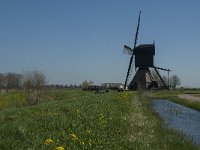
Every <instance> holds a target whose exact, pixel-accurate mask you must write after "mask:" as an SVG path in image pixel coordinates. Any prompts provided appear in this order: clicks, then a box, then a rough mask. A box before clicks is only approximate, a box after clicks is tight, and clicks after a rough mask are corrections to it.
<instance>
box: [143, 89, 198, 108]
mask: <svg viewBox="0 0 200 150" xmlns="http://www.w3.org/2000/svg"><path fill="white" fill-rule="evenodd" d="M179 94H190V95H193V96H196V97H199V95H200V90H184V91H180V90H170V91H169V90H163V91H159V92H155V93H151V94H148V95H147V97H149V98H151V99H169V100H171V101H173V102H175V103H178V104H182V105H185V106H187V107H190V108H193V109H196V110H198V111H200V102H194V101H189V100H185V99H181V98H178V95H179Z"/></svg>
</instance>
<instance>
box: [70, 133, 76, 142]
mask: <svg viewBox="0 0 200 150" xmlns="http://www.w3.org/2000/svg"><path fill="white" fill-rule="evenodd" d="M70 136H71V139H72V141H74V142H75V141H76V140H78V137H77V136H76V134H73V133H72V134H70Z"/></svg>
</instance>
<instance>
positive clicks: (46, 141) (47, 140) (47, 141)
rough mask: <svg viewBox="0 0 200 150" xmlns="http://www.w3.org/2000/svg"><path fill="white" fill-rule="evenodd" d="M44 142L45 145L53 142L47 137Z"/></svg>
mask: <svg viewBox="0 0 200 150" xmlns="http://www.w3.org/2000/svg"><path fill="white" fill-rule="evenodd" d="M44 143H45V144H46V145H49V144H51V143H53V140H52V139H51V138H49V139H46V140H45V142H44Z"/></svg>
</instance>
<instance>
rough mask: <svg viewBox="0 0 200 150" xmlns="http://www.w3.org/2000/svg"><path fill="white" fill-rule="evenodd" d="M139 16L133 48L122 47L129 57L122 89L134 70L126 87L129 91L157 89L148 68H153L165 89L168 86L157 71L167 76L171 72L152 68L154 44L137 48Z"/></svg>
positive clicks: (156, 83)
mask: <svg viewBox="0 0 200 150" xmlns="http://www.w3.org/2000/svg"><path fill="white" fill-rule="evenodd" d="M140 15H141V11H140V14H139V17H138V25H137V30H136V34H135V42H134V48H133V49H131V48H130V47H129V46H127V45H124V53H126V54H129V55H131V58H130V62H129V66H128V71H127V75H126V80H125V84H124V88H126V87H127V83H128V80H129V78H130V76H131V73H132V71H133V70H134V68H135V70H136V73H135V75H134V77H133V79H132V81H131V82H130V84H129V85H128V89H129V90H137V89H138V88H141V89H144V90H146V89H151V88H158V82H157V81H156V80H155V79H154V77H153V76H152V74H151V71H150V69H149V68H153V69H155V72H156V73H157V75H158V77H159V78H160V80H161V82H162V84H163V87H164V88H166V89H167V88H168V86H167V85H166V83H165V82H164V81H163V79H162V77H161V76H160V74H159V72H158V69H160V70H164V71H168V74H169V71H171V70H169V69H164V68H160V67H155V66H154V56H155V44H154V43H153V44H141V45H139V46H137V40H138V33H139V26H140ZM133 63H135V66H134V65H133ZM168 80H169V79H168Z"/></svg>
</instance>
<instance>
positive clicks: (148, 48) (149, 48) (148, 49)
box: [134, 44, 155, 55]
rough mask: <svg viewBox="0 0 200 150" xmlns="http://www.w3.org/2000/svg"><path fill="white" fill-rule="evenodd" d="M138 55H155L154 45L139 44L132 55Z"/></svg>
mask: <svg viewBox="0 0 200 150" xmlns="http://www.w3.org/2000/svg"><path fill="white" fill-rule="evenodd" d="M138 53H150V54H152V55H155V45H154V44H141V45H139V46H137V47H136V48H135V49H134V54H138Z"/></svg>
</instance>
